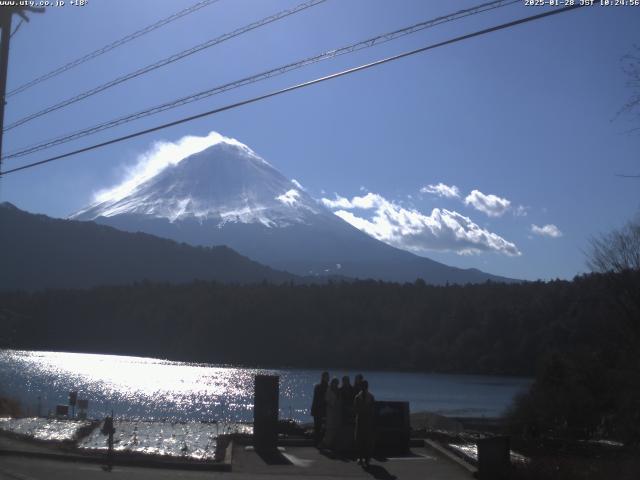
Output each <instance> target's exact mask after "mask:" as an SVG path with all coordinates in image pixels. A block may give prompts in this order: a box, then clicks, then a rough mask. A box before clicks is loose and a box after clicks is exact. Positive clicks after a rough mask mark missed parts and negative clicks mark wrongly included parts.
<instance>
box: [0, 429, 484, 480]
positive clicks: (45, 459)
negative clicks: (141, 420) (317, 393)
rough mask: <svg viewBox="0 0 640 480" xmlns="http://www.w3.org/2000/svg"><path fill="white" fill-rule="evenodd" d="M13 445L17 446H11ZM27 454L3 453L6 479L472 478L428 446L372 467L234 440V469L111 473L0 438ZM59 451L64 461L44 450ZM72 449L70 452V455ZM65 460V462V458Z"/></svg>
mask: <svg viewBox="0 0 640 480" xmlns="http://www.w3.org/2000/svg"><path fill="white" fill-rule="evenodd" d="M8 447H11V448H8ZM18 448H20V449H21V450H22V451H23V453H24V454H23V455H15V454H6V453H5V454H0V480H16V479H17V480H45V479H46V480H58V479H60V480H62V479H64V480H74V479H89V480H91V479H97V478H100V479H105V478H111V479H113V478H115V477H119V478H123V479H124V478H131V479H134V480H136V479H137V480H146V479H173V478H178V479H189V480H191V479H193V480H197V479H205V478H207V479H212V478H214V479H216V478H220V479H241V480H255V479H264V480H268V479H271V478H273V479H276V478H287V477H290V478H303V477H310V478H313V479H315V480H324V479H337V480H341V479H357V478H365V479H366V478H369V479H371V478H373V479H381V480H394V479H399V480H412V479H425V478H428V479H429V480H470V479H472V478H473V477H472V475H471V473H470V472H469V471H468V470H466V469H465V468H463V467H462V466H460V465H458V464H457V463H456V462H454V461H453V460H451V459H450V458H448V457H447V456H446V455H445V454H443V453H441V452H439V451H438V450H437V449H435V448H432V447H431V446H429V445H428V444H427V445H426V446H423V447H414V448H412V449H411V454H410V455H407V456H403V457H394V458H386V459H377V460H376V459H374V460H372V462H371V466H370V467H369V468H368V469H364V468H363V467H361V466H360V465H358V464H357V463H356V462H354V461H353V460H350V459H347V458H340V457H335V456H333V455H331V454H330V453H328V452H326V453H325V452H321V451H318V450H317V449H316V448H314V447H310V446H302V445H301V446H286V447H280V448H279V451H278V453H277V454H275V455H269V456H265V455H261V454H258V453H257V452H256V451H255V450H254V449H253V448H252V447H250V446H249V447H247V446H245V445H239V444H232V446H231V448H232V449H231V450H230V451H229V453H231V467H232V471H231V472H220V471H188V470H181V469H175V467H174V469H169V468H157V467H153V466H143V465H140V466H133V465H127V466H119V465H116V466H115V467H113V469H112V470H111V471H106V470H105V469H104V468H103V465H101V464H100V463H89V462H87V461H86V459H83V456H81V455H78V456H75V455H69V454H68V452H61V451H60V450H58V449H56V448H53V447H49V446H46V445H44V446H42V445H37V444H33V443H32V442H22V441H19V440H15V439H6V438H2V437H0V450H5V451H6V450H13V451H16V450H17V449H18ZM56 451H57V452H58V453H59V454H60V455H59V459H55V457H53V456H51V455H46V456H43V455H42V454H46V453H50V454H51V453H54V452H56ZM65 453H66V454H65ZM63 459H64V460H65V461H62V460H63Z"/></svg>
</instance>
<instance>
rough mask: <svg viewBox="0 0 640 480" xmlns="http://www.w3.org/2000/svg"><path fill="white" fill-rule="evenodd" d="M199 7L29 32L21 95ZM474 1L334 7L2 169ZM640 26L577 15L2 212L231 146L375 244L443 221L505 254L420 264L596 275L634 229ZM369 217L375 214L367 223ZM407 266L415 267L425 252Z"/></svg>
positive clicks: (495, 17)
mask: <svg viewBox="0 0 640 480" xmlns="http://www.w3.org/2000/svg"><path fill="white" fill-rule="evenodd" d="M301 1H302V0H300V1H299V2H292V1H284V0H283V1H257V0H238V1H232V0H220V1H219V2H217V3H215V4H213V5H211V6H208V7H206V8H203V9H202V10H200V11H198V12H197V13H195V14H192V15H188V16H186V17H184V18H182V19H180V20H177V21H176V22H173V23H172V24H170V25H168V26H165V27H163V28H161V29H159V30H157V31H155V32H153V33H150V34H148V35H145V36H144V37H142V38H139V39H137V40H135V41H133V42H131V43H129V44H127V45H126V46H124V47H121V48H118V49H116V50H113V51H112V52H109V53H108V54H105V55H103V56H101V57H100V58H98V59H95V60H93V61H90V62H87V63H85V64H83V65H82V66H80V67H78V68H76V69H73V70H71V71H70V72H68V73H65V74H62V75H60V76H59V77H57V78H55V79H52V80H50V81H47V82H45V83H42V84H41V85H39V86H38V87H35V88H32V89H30V90H28V91H27V92H24V93H21V94H19V95H16V96H12V97H10V98H9V99H8V104H7V107H6V122H5V123H6V124H9V123H11V122H12V121H15V120H17V119H19V118H21V117H23V116H25V115H27V114H29V113H32V112H34V111H37V110H40V109H42V108H44V107H47V106H49V105H51V104H53V103H56V102H58V101H61V100H64V99H66V98H68V97H70V96H72V95H75V94H76V93H79V92H81V91H84V90H87V89H90V88H92V87H94V86H96V85H99V84H101V83H104V82H106V81H108V80H111V79H112V78H115V77H116V76H119V75H123V74H126V73H129V72H130V71H132V70H134V69H137V68H139V67H142V66H144V65H147V64H149V63H152V62H154V61H156V60H159V59H161V58H163V57H165V56H168V55H169V54H171V53H174V52H178V51H180V50H183V49H185V48H188V47H190V46H192V45H195V44H196V43H200V42H203V41H206V40H208V39H210V38H213V37H216V36H218V35H220V34H223V33H226V32H229V31H231V30H233V29H235V28H238V27H241V26H243V25H245V24H247V23H250V22H253V21H255V20H258V19H261V18H263V17H265V16H267V15H271V14H273V13H275V12H277V11H280V10H283V9H285V8H289V7H291V6H293V5H296V4H298V3H300V2H301ZM192 3H194V1H192V0H186V1H166V0H165V1H157V0H138V1H135V2H134V1H125V0H110V1H98V0H90V1H89V3H88V4H87V5H86V6H85V7H72V6H65V7H63V8H50V9H48V11H47V12H46V13H45V14H43V15H32V16H31V22H30V23H28V24H25V25H22V27H21V28H20V30H19V31H18V32H17V33H16V35H15V36H14V37H13V39H12V45H11V47H12V49H11V57H10V68H9V79H8V87H9V89H12V88H15V87H16V86H18V85H20V84H22V83H24V82H26V81H29V80H31V79H33V78H34V77H36V76H39V75H41V74H44V73H46V72H48V71H50V70H51V69H53V68H55V67H57V66H59V65H61V64H64V63H66V62H68V61H71V60H73V59H75V58H77V57H78V56H81V55H83V54H85V53H87V52H89V51H91V50H93V49H95V48H98V47H101V46H103V45H104V44H107V43H110V42H112V41H114V40H116V39H118V38H120V37H122V36H124V35H127V34H129V33H131V32H133V31H135V30H137V29H139V28H141V27H143V26H146V25H148V24H150V23H153V22H154V21H156V20H158V19H160V18H163V17H165V16H168V15H170V14H172V13H174V12H175V11H178V10H179V9H180V8H184V7H186V6H189V5H191V4H192ZM477 3H480V2H479V1H478V2H467V1H435V0H433V1H421V0H416V1H399V2H396V1H393V2H392V1H382V0H371V1H366V0H352V1H348V2H347V1H340V0H328V1H327V2H325V3H323V4H320V5H318V6H316V7H314V8H311V9H308V10H306V11H304V12H301V13H298V14H296V15H293V16H291V17H289V18H286V19H284V20H281V21H278V22H275V23H273V24H271V25H268V26H265V27H262V28H260V29H257V30H254V31H252V32H250V33H248V34H246V35H243V36H241V37H238V38H234V39H232V40H229V41H228V42H225V43H224V44H221V45H218V46H215V47H213V48H210V49H208V50H206V51H204V52H201V53H198V54H195V55H192V56H191V57H189V58H186V59H183V60H181V61H179V62H177V63H175V64H173V65H171V66H169V67H165V68H162V69H159V70H156V71H155V72H152V73H150V74H148V75H144V76H141V77H140V78H137V79H135V80H132V81H129V82H126V83H125V84H123V85H120V86H117V87H114V88H112V89H110V90H108V91H106V92H103V93H101V94H98V95H95V96H93V97H91V98H90V99H87V100H85V101H82V102H79V103H76V104H74V105H72V106H69V107H67V108H65V109H62V110H59V111H57V112H54V113H52V114H50V115H47V116H45V117H42V118H39V119H36V120H34V121H32V122H30V123H28V124H26V125H23V126H21V127H18V128H16V129H14V130H12V131H10V132H7V133H6V134H5V140H4V151H5V152H10V151H11V150H15V149H19V148H21V147H23V146H27V145H30V144H31V143H34V142H37V141H39V140H43V139H47V138H50V137H55V136H57V135H60V134H64V133H68V132H72V131H75V130H77V129H79V128H82V127H85V126H89V125H93V124H95V123H99V122H101V121H105V120H110V119H112V118H115V117H118V116H120V115H124V114H127V113H130V112H132V111H135V110H139V109H143V108H145V107H149V106H153V105H155V104H158V103H162V102H164V101H167V100H171V99H173V98H176V97H178V96H182V95H185V94H189V93H192V92H196V91H200V90H204V89H206V88H208V87H212V86H215V85H218V84H221V83H225V82H227V81H230V80H234V79H237V78H241V77H244V76H247V75H250V74H253V73H257V72H260V71H262V70H266V69H269V68H272V67H275V66H278V65H281V64H285V63H289V62H291V61H295V60H298V59H301V58H304V57H308V56H311V55H313V54H317V53H321V52H323V51H326V50H330V49H332V48H337V47H340V46H343V45H345V44H348V43H351V42H355V41H358V40H362V39H365V38H368V37H370V36H373V35H376V34H379V33H383V32H387V31H391V30H395V29H397V28H401V27H405V26H407V25H410V24H414V23H417V22H419V21H422V20H428V19H430V18H434V17H437V16H440V15H444V14H447V13H451V12H453V11H455V10H458V9H460V8H465V7H469V6H473V5H476V4H477ZM541 11H542V10H540V9H539V7H526V6H524V5H523V4H517V5H513V6H509V7H505V8H502V9H499V10H494V11H491V12H486V13H482V14H479V15H476V16H473V17H470V18H466V19H462V20H459V21H456V22H452V23H448V24H445V25H441V26H437V27H435V28H432V29H428V30H425V31H422V32H419V33H416V34H413V35H410V36H407V37H404V38H402V39H400V40H396V41H393V42H389V43H387V44H384V45H381V46H377V47H374V48H371V49H367V50H363V51H360V52H357V53H355V54H352V55H346V56H343V57H341V58H338V59H335V60H332V61H328V62H323V63H320V64H317V65H313V66H310V67H306V68H303V69H300V70H297V71H295V72H292V73H289V74H286V75H283V76H280V77H277V78H274V79H271V80H268V81H265V82H260V83H257V84H254V85H251V86H247V87H243V88H240V89H237V90H234V91H231V92H227V93H225V94H223V95H219V96H214V97H211V98H209V99H207V100H204V101H201V102H196V103H192V104H190V105H187V106H183V107H181V108H178V109H175V110H172V111H169V112H164V113H162V114H159V115H154V116H152V117H149V118H146V119H143V120H140V121H137V122H133V123H130V124H128V125H126V126H121V127H118V128H115V129H113V130H109V131H106V132H102V133H100V134H98V135H95V136H92V137H88V138H85V139H83V140H80V141H77V142H75V143H72V144H66V145H64V146H60V147H57V148H54V149H51V150H47V151H46V152H40V153H38V154H34V155H33V156H31V157H27V158H23V159H19V160H8V161H7V162H6V163H5V164H4V168H10V167H13V166H18V165H20V164H22V163H27V162H29V161H35V160H39V159H41V158H44V157H45V156H49V155H52V154H55V153H62V152H65V151H67V150H69V149H70V148H76V147H80V146H84V145H88V144H91V143H94V142H98V141H103V140H107V139H109V138H112V137H113V136H116V135H118V134H125V133H128V132H130V131H132V130H134V129H136V130H137V129H142V128H146V127H150V126H154V125H156V124H159V123H162V122H165V121H170V120H173V119H175V118H177V117H179V116H187V115H189V114H194V113H198V112H200V111H204V110H207V109H211V108H215V107H216V106H222V105H225V104H228V103H231V102H234V101H238V100H241V99H244V98H248V97H250V96H252V95H257V94H261V93H264V92H267V91H271V90H274V89H277V88H281V87H284V86H288V85H290V84H293V83H296V82H300V81H304V80H309V79H312V78H315V77H318V76H322V75H326V74H329V73H332V72H335V71H338V70H341V69H344V68H348V67H351V66H356V65H359V64H362V63H366V62H369V61H372V60H375V59H378V58H381V57H383V56H386V55H391V54H395V53H399V52H402V51H405V50H409V49H412V48H417V47H420V46H423V45H426V44H429V43H434V42H437V41H441V40H444V39H447V38H450V37H453V36H456V35H460V34H464V33H467V32H470V31H473V30H477V29H480V28H486V27H487V26H491V25H494V24H497V23H500V22H504V21H508V20H511V19H514V18H517V17H522V16H526V15H531V14H534V13H538V12H541ZM14 22H15V20H14ZM639 27H640V7H636V8H634V7H593V8H589V9H580V10H578V11H573V12H569V13H565V14H562V15H558V16H555V17H552V18H547V19H544V20H541V21H537V22H533V23H530V24H527V25H522V26H518V27H515V28H512V29H509V30H506V31H502V32H497V33H493V34H490V35H487V36H484V37H480V38H475V39H472V40H469V41H465V42H461V43H458V44H455V45H450V46H446V47H443V48H439V49H437V50H433V51H430V52H428V53H424V54H419V55H416V56H413V57H410V58H406V59H403V60H400V61H397V62H392V63H390V64H387V65H384V66H381V67H378V68H376V69H373V70H369V71H366V72H361V73H357V74H354V75H351V76H349V77H345V78H341V79H337V80H334V81H331V82H325V83H323V84H320V85H317V86H313V87H310V88H307V89H304V90H299V91H296V92H293V93H290V94H286V95H284V96H280V97H277V98H272V99H269V100H266V101H264V102H260V103H256V104H253V105H249V106H245V107H242V108H239V109H236V110H233V111H228V112H225V113H222V114H220V115H217V116H214V117H209V118H204V119H200V120H197V121H194V122H191V123H188V124H183V125H180V126H176V127H173V128H171V129H168V130H164V131H161V132H157V133H154V134H152V135H148V136H144V137H140V138H137V139H134V140H131V141H128V142H125V143H120V144H117V145H113V146H110V147H107V148H104V149H101V150H96V151H93V152H91V153H86V154H82V155H78V156H76V157H73V158H69V159H66V160H62V161H60V162H55V163H53V164H49V165H46V166H43V167H40V168H35V169H31V170H27V171H24V172H20V173H16V174H11V175H7V176H6V177H3V179H2V181H1V182H0V198H1V200H2V201H10V202H12V203H14V204H16V205H17V206H19V207H20V208H23V209H25V210H29V211H32V212H40V213H46V214H48V215H51V216H55V217H65V216H67V215H69V214H71V213H73V212H75V211H77V210H79V209H81V208H82V207H84V206H86V205H87V204H88V203H90V202H91V201H92V199H93V197H94V194H95V193H96V192H97V191H99V190H102V189H105V188H108V187H112V186H113V185H116V184H118V183H119V182H120V181H122V179H123V176H124V175H125V172H126V169H127V168H130V167H131V166H132V165H134V164H135V163H136V161H137V159H138V158H139V157H140V155H141V154H143V153H144V152H146V151H148V150H149V149H150V148H151V146H152V144H153V143H154V142H157V141H170V142H176V141H178V140H180V139H181V138H182V137H184V136H185V135H198V136H205V135H207V134H208V133H209V132H210V131H217V132H220V133H221V134H223V135H226V136H229V137H233V138H236V139H238V140H239V141H241V142H243V143H245V144H247V145H249V146H250V147H251V148H252V149H253V150H255V151H256V152H257V153H258V154H260V155H261V156H262V157H264V158H265V159H266V160H268V161H269V162H270V163H272V164H273V165H274V166H275V167H276V168H278V169H279V170H280V171H281V172H283V173H284V174H285V175H287V176H288V177H290V178H295V179H297V180H298V181H300V182H301V183H302V184H303V185H304V187H305V188H306V189H307V190H308V191H309V193H311V194H312V195H313V196H314V197H316V198H318V199H321V198H325V199H329V200H331V201H340V200H341V199H342V207H339V206H337V204H336V206H334V209H335V210H336V211H337V212H343V213H342V214H341V216H343V218H346V217H347V216H348V214H351V215H352V217H350V218H351V219H352V220H353V217H357V219H356V220H353V221H354V222H355V223H358V222H359V223H358V224H359V225H360V226H361V227H363V228H365V229H366V228H369V229H373V233H375V234H377V235H378V236H379V238H383V237H384V235H385V233H384V231H385V225H384V221H387V222H388V221H389V219H391V221H395V220H394V219H396V220H397V219H402V218H404V221H408V222H409V223H410V222H411V221H414V220H415V221H417V222H418V223H420V222H422V224H423V225H424V222H427V223H428V222H429V221H432V220H433V219H434V218H436V217H437V215H434V209H438V210H437V211H436V213H438V214H439V215H440V216H439V217H438V218H439V219H440V220H439V221H446V218H445V220H442V219H443V218H444V217H447V215H449V217H447V218H454V219H458V220H460V218H463V220H462V223H465V222H466V224H467V226H468V225H471V224H472V225H474V226H475V227H473V228H475V230H473V229H471V230H469V229H468V228H467V227H465V228H467V230H466V231H465V233H467V234H469V232H471V233H472V234H473V232H476V233H477V232H485V233H483V234H486V235H494V237H491V238H493V239H494V240H495V239H496V238H499V239H501V240H502V241H504V242H506V243H500V242H498V243H497V244H496V243H495V242H494V243H491V241H490V240H489V241H488V243H487V242H485V244H486V245H488V246H487V247H486V248H484V249H481V250H479V251H468V249H464V248H460V247H458V246H456V245H455V244H451V245H449V246H448V245H446V242H445V243H442V242H440V243H438V244H433V245H431V244H430V243H429V242H430V239H429V238H424V239H423V241H422V243H420V245H419V249H420V254H422V255H426V256H429V257H431V258H434V259H436V260H439V261H442V262H445V263H447V264H451V265H456V266H460V267H476V268H480V269H482V270H485V271H488V272H491V273H495V274H500V275H507V276H510V277H517V278H525V279H537V278H543V279H549V278H556V277H560V278H571V277H573V276H574V275H576V274H578V273H581V272H584V271H585V270H586V266H585V257H584V253H583V252H584V250H585V249H586V248H587V245H588V239H589V237H590V236H592V235H597V234H598V233H600V232H605V231H607V230H609V229H611V228H614V227H617V226H620V225H622V224H623V223H624V222H625V221H627V220H628V219H630V218H631V217H632V216H633V215H634V214H635V213H636V212H637V211H638V207H639V206H640V198H639V193H640V182H639V181H638V180H633V179H623V178H620V177H617V176H616V175H615V174H616V173H638V172H639V171H640V158H639V155H638V153H639V151H640V136H638V135H632V134H628V133H626V132H627V130H629V129H630V128H632V127H633V126H637V123H636V124H634V123H633V118H632V117H629V116H621V117H616V112H617V111H618V110H619V109H620V107H621V106H622V105H623V104H624V103H625V101H626V100H627V99H628V98H629V97H630V96H631V94H632V92H631V91H630V90H629V89H628V88H627V87H626V85H625V84H626V77H625V75H624V73H623V72H622V69H621V62H620V59H621V57H622V56H623V55H625V54H627V53H629V52H630V51H631V50H632V47H633V45H634V43H636V44H640V35H639V34H638V32H640V28H639ZM438 185H440V186H438ZM453 186H455V187H456V189H453ZM445 187H448V189H447V188H445ZM421 190H422V191H421ZM445 193H447V194H448V196H446V195H445ZM454 193H455V194H454ZM363 199H368V203H367V204H366V208H354V206H353V205H354V203H358V202H360V206H362V205H363V202H366V200H363ZM506 202H508V204H507V203H506ZM345 206H348V208H344V207H345ZM445 211H446V212H449V214H445V213H444V212H445ZM344 212H347V213H344ZM443 215H444V217H443ZM376 216H378V217H379V219H378V220H376ZM380 219H382V220H380ZM385 219H386V220H385ZM407 219H409V220H407ZM429 219H431V220H429ZM467 220H468V222H467ZM398 221H403V220H398ZM366 222H368V223H366ZM469 222H470V223H469ZM363 225H364V226H363ZM534 226H535V227H537V228H535V227H534ZM545 227H546V228H545ZM554 227H555V228H556V229H557V230H554ZM376 229H377V230H376ZM534 230H535V231H534ZM414 233H415V232H414ZM417 233H418V234H419V233H420V232H419V231H418V232H417ZM554 235H555V236H554ZM418 236H419V235H418ZM412 237H413V240H415V237H416V235H412ZM383 239H384V238H383ZM393 242H395V244H397V245H401V244H402V242H403V240H402V239H401V238H400V239H398V238H395V239H394V240H393V241H391V243H393ZM496 245H498V246H496ZM505 245H513V247H514V248H515V249H514V248H512V247H511V246H507V247H505ZM430 246H431V247H432V248H430ZM408 248H413V249H414V251H416V248H417V247H416V244H415V242H414V243H412V244H411V246H408Z"/></svg>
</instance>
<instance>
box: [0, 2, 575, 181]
mask: <svg viewBox="0 0 640 480" xmlns="http://www.w3.org/2000/svg"><path fill="white" fill-rule="evenodd" d="M582 7H583V5H579V4H574V5H571V6H568V7H563V8H558V9H554V10H550V11H547V12H543V13H539V14H537V15H531V16H529V17H525V18H520V19H518V20H513V21H511V22H507V23H502V24H500V25H496V26H494V27H490V28H485V29H483V30H478V31H476V32H473V33H468V34H466V35H461V36H459V37H455V38H451V39H449V40H445V41H443V42H438V43H434V44H431V45H427V46H425V47H421V48H417V49H415V50H410V51H408V52H404V53H400V54H398V55H393V56H391V57H387V58H383V59H381V60H376V61H375V62H371V63H367V64H364V65H360V66H358V67H354V68H350V69H347V70H343V71H341V72H337V73H333V74H331V75H327V76H325V77H320V78H316V79H314V80H309V81H307V82H303V83H299V84H297V85H293V86H290V87H286V88H283V89H280V90H276V91H273V92H270V93H266V94H264V95H260V96H257V97H252V98H249V99H247V100H242V101H240V102H236V103H232V104H229V105H225V106H224V107H219V108H216V109H213V110H209V111H206V112H202V113H199V114H197V115H191V116H189V117H184V118H181V119H179V120H174V121H173V122H169V123H164V124H162V125H158V126H156V127H152V128H147V129H145V130H140V131H137V132H134V133H130V134H128V135H124V136H122V137H117V138H114V139H111V140H107V141H105V142H102V143H97V144H94V145H90V146H88V147H84V148H80V149H77V150H73V151H71V152H67V153H63V154H61V155H56V156H54V157H50V158H47V159H45V160H40V161H38V162H33V163H29V164H26V165H22V166H20V167H16V168H12V169H10V170H6V171H5V172H2V175H7V174H9V173H15V172H18V171H21V170H26V169H29V168H33V167H37V166H39V165H43V164H45V163H50V162H53V161H56V160H61V159H63V158H67V157H71V156H73V155H77V154H79V153H84V152H88V151H91V150H96V149H98V148H102V147H105V146H107V145H112V144H114V143H119V142H123V141H125V140H130V139H132V138H136V137H140V136H142V135H146V134H147V133H152V132H156V131H158V130H163V129H165V128H169V127H173V126H175V125H179V124H181V123H186V122H190V121H193V120H197V119H199V118H203V117H207V116H210V115H215V114H217V113H220V112H224V111H227V110H232V109H234V108H238V107H241V106H244V105H248V104H251V103H255V102H258V101H261V100H265V99H267V98H271V97H275V96H277V95H282V94H284V93H287V92H291V91H293V90H298V89H301V88H304V87H309V86H311V85H315V84H317V83H321V82H325V81H327V80H333V79H334V78H338V77H342V76H345V75H350V74H352V73H355V72H359V71H362V70H367V69H369V68H373V67H377V66H379V65H382V64H385V63H389V62H393V61H395V60H399V59H401V58H405V57H408V56H411V55H415V54H417V53H422V52H426V51H428V50H433V49H435V48H439V47H443V46H445V45H450V44H452V43H457V42H461V41H463V40H468V39H470V38H474V37H478V36H480V35H486V34H488V33H492V32H496V31H498V30H504V29H506V28H510V27H514V26H516V25H521V24H523V23H528V22H532V21H535V20H540V19H542V18H545V17H549V16H552V15H557V14H560V13H564V12H568V11H570V10H575V9H577V8H582Z"/></svg>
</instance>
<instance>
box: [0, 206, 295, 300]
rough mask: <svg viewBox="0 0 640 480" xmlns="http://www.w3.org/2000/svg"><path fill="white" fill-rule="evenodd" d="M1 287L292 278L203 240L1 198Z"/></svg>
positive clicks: (89, 285)
mask: <svg viewBox="0 0 640 480" xmlns="http://www.w3.org/2000/svg"><path fill="white" fill-rule="evenodd" d="M0 224H2V227H3V230H4V231H5V232H11V234H10V235H7V234H5V235H2V236H0V249H2V251H3V252H4V253H5V255H4V260H3V267H2V275H0V290H29V291H33V290H40V289H44V288H89V287H94V286H103V285H123V284H131V283H134V282H141V281H145V280H148V281H154V282H169V283H187V282H191V281H194V280H205V281H218V282H222V283H239V284H246V283H259V282H262V281H268V282H273V283H283V282H292V281H293V282H296V283H300V282H301V281H302V280H301V279H300V278H298V277H297V276H295V275H293V274H290V273H287V272H281V271H277V270H274V269H272V268H270V267H267V266H264V265H260V264H259V263H257V262H255V261H253V260H250V259H248V258H246V257H244V256H242V255H240V254H239V253H237V252H235V251H234V250H232V249H231V248H229V247H227V246H215V247H202V246H191V245H187V244H185V243H178V242H176V241H174V240H170V239H165V238H159V237H156V236H153V235H150V234H147V233H142V232H137V233H130V232H124V231H121V230H118V229H115V228H113V227H109V226H107V225H100V224H97V223H94V222H80V221H75V220H65V219H56V218H51V217H48V216H46V215H42V214H33V213H29V212H26V211H23V210H21V209H19V208H18V207H16V206H15V205H13V204H11V203H8V202H4V203H0Z"/></svg>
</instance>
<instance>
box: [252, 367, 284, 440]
mask: <svg viewBox="0 0 640 480" xmlns="http://www.w3.org/2000/svg"><path fill="white" fill-rule="evenodd" d="M279 382H280V377H278V376H277V375H256V379H255V391H254V399H253V441H254V447H255V449H256V450H260V451H263V452H264V451H276V450H277V448H278V410H279V408H278V400H279V397H280V383H279Z"/></svg>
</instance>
